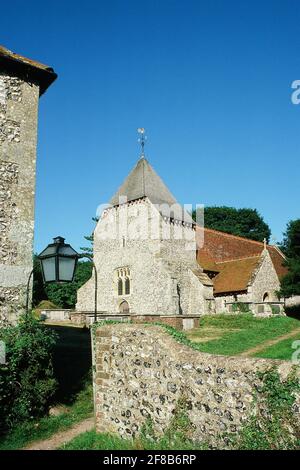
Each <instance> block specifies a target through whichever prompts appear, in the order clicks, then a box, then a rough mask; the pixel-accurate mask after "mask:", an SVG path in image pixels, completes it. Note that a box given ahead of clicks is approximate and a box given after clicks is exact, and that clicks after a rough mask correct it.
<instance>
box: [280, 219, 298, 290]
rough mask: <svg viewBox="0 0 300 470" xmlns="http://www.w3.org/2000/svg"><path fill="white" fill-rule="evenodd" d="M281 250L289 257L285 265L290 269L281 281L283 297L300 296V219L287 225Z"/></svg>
mask: <svg viewBox="0 0 300 470" xmlns="http://www.w3.org/2000/svg"><path fill="white" fill-rule="evenodd" d="M280 248H281V249H282V251H283V253H284V254H285V255H286V257H287V260H286V263H285V265H286V267H287V268H288V273H287V274H286V275H285V276H284V277H283V279H282V280H281V290H280V293H281V295H282V296H283V297H291V296H292V295H300V219H296V220H291V221H290V222H289V223H288V224H287V228H286V232H285V233H284V235H283V242H282V243H281V245H280Z"/></svg>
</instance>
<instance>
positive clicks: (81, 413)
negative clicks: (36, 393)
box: [0, 380, 93, 450]
mask: <svg viewBox="0 0 300 470" xmlns="http://www.w3.org/2000/svg"><path fill="white" fill-rule="evenodd" d="M92 414H93V389H92V385H91V381H90V380H89V381H87V382H86V384H85V386H84V389H83V390H82V391H81V392H79V393H78V395H77V396H76V398H75V401H74V403H73V404H72V405H71V406H66V407H65V411H64V412H63V413H62V414H60V415H58V416H45V417H43V418H41V419H40V420H38V421H36V420H34V421H26V422H24V423H20V424H18V426H16V427H15V428H14V429H13V430H12V431H11V432H10V433H9V434H7V435H6V436H5V437H4V438H3V439H2V440H1V441H0V450H13V449H21V448H22V447H25V446H26V445H28V444H29V443H30V442H33V441H38V440H41V439H48V438H49V437H51V436H52V435H53V434H55V433H57V432H59V431H64V430H66V429H68V428H70V427H71V426H73V425H74V424H76V423H78V422H80V421H82V420H83V419H86V418H89V417H90V416H92Z"/></svg>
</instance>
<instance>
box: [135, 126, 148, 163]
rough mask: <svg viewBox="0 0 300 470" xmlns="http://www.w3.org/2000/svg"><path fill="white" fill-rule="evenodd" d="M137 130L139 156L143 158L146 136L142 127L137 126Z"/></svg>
mask: <svg viewBox="0 0 300 470" xmlns="http://www.w3.org/2000/svg"><path fill="white" fill-rule="evenodd" d="M137 131H138V133H139V134H140V137H139V139H138V142H139V143H140V144H141V156H140V158H144V157H145V153H144V148H145V143H146V140H147V136H146V134H145V129H144V127H139V128H138V130H137Z"/></svg>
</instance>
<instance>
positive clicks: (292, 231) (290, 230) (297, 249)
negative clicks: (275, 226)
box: [280, 219, 300, 258]
mask: <svg viewBox="0 0 300 470" xmlns="http://www.w3.org/2000/svg"><path fill="white" fill-rule="evenodd" d="M280 248H281V250H282V251H283V253H284V254H285V256H286V257H287V258H295V257H296V258H297V257H300V219H296V220H290V222H289V223H288V224H287V227H286V231H285V232H284V234H283V241H282V243H281V244H280Z"/></svg>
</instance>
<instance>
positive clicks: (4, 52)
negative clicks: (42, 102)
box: [0, 45, 57, 95]
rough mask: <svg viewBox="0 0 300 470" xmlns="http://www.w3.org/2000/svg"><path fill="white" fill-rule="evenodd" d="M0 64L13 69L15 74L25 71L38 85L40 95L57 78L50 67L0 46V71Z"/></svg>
mask: <svg viewBox="0 0 300 470" xmlns="http://www.w3.org/2000/svg"><path fill="white" fill-rule="evenodd" d="M2 64H3V65H4V67H5V68H7V69H13V70H14V71H15V72H16V73H17V74H19V73H22V72H23V73H24V69H25V71H26V72H27V73H28V74H29V75H31V76H32V77H33V78H34V79H35V80H37V82H38V83H39V85H40V94H41V95H42V94H43V93H44V92H45V91H46V90H47V88H48V87H49V86H50V85H51V83H52V82H53V81H54V80H55V79H56V78H57V74H56V73H55V72H54V70H53V68H52V67H49V66H48V65H44V64H42V63H41V62H37V61H35V60H31V59H28V58H27V57H23V56H21V55H19V54H15V53H14V52H12V51H10V50H9V49H6V47H3V46H1V45H0V69H1V66H2Z"/></svg>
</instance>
